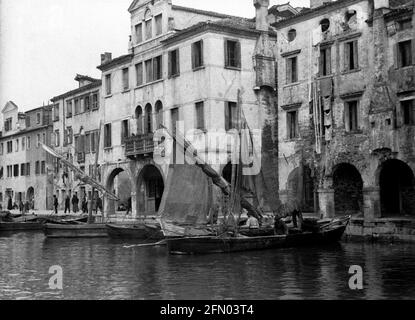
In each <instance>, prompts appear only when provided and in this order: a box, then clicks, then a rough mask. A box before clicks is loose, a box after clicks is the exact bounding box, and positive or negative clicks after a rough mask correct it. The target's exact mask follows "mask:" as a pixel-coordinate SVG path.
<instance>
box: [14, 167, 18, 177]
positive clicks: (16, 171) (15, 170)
mask: <svg viewBox="0 0 415 320" xmlns="http://www.w3.org/2000/svg"><path fill="white" fill-rule="evenodd" d="M13 176H15V177H18V176H19V165H18V164H15V165H14V166H13Z"/></svg>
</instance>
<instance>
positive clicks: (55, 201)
mask: <svg viewBox="0 0 415 320" xmlns="http://www.w3.org/2000/svg"><path fill="white" fill-rule="evenodd" d="M58 206H59V203H58V198H57V197H56V195H54V196H53V207H54V208H55V214H58Z"/></svg>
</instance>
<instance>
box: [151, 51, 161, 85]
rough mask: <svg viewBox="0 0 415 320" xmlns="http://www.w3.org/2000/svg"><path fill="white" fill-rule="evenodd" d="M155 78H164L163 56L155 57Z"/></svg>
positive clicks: (155, 79)
mask: <svg viewBox="0 0 415 320" xmlns="http://www.w3.org/2000/svg"><path fill="white" fill-rule="evenodd" d="M153 71H154V74H153V80H154V81H157V80H161V79H162V78H163V60H162V58H161V56H158V57H155V58H154V59H153Z"/></svg>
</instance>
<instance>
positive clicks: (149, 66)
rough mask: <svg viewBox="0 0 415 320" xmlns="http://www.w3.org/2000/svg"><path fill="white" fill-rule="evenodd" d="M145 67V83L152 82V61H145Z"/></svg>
mask: <svg viewBox="0 0 415 320" xmlns="http://www.w3.org/2000/svg"><path fill="white" fill-rule="evenodd" d="M145 65H146V83H149V82H152V81H153V62H152V60H151V59H150V60H147V61H146V62H145Z"/></svg>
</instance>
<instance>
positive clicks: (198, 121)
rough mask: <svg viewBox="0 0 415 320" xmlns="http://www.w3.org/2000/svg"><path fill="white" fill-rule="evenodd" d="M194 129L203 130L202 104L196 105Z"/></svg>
mask: <svg viewBox="0 0 415 320" xmlns="http://www.w3.org/2000/svg"><path fill="white" fill-rule="evenodd" d="M196 129H199V130H205V129H206V128H205V107H204V103H203V102H198V103H196Z"/></svg>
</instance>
